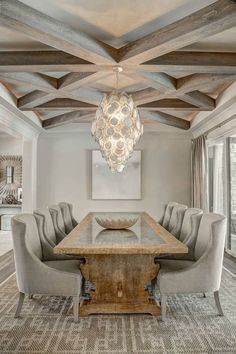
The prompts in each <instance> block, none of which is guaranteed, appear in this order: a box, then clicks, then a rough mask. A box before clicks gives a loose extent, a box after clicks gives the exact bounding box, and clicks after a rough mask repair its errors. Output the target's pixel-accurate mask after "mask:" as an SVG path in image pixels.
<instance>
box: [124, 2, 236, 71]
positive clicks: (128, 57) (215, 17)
mask: <svg viewBox="0 0 236 354" xmlns="http://www.w3.org/2000/svg"><path fill="white" fill-rule="evenodd" d="M234 26H236V2H235V1H234V0H218V1H216V2H214V3H213V4H211V5H209V6H206V7H204V8H203V9H201V10H199V11H196V12H194V13H192V14H190V15H188V16H186V17H184V18H183V19H181V20H179V21H176V22H174V23H171V24H170V25H167V26H165V27H164V28H161V29H159V30H157V31H155V32H153V33H151V34H149V35H147V36H145V37H143V38H141V39H138V40H136V41H134V42H131V43H129V44H127V45H125V46H124V47H122V48H121V49H119V51H118V59H119V62H120V63H123V64H124V63H129V64H135V65H137V64H140V63H144V62H146V61H148V60H151V59H154V58H156V57H160V56H161V55H164V54H167V53H170V52H172V51H174V50H177V49H180V48H183V47H185V46H187V45H190V44H192V43H196V42H198V41H200V40H201V39H203V38H206V37H210V36H212V35H214V34H217V33H219V32H222V31H224V30H227V29H229V28H232V27H234Z"/></svg>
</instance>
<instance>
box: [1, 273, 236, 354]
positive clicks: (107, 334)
mask: <svg viewBox="0 0 236 354" xmlns="http://www.w3.org/2000/svg"><path fill="white" fill-rule="evenodd" d="M17 299H18V291H17V287H16V280H15V275H14V274H13V275H12V276H11V277H10V278H9V279H8V280H6V281H5V283H3V284H2V285H1V286H0V353H1V354H5V353H7V354H10V353H17V354H28V353H32V354H34V353H35V354H36V353H37V354H43V353H48V354H53V353H57V354H83V353H87V354H95V353H100V354H141V353H142V354H164V353H167V354H178V353H186V354H187V353H188V354H197V353H199V354H200V353H201V354H206V353H212V354H213V353H220V354H226V353H236V277H235V276H234V275H233V274H231V273H229V272H227V271H225V270H224V271H223V279H222V288H221V302H222V307H223V310H224V313H225V316H224V317H220V316H217V315H216V308H215V304H214V299H213V295H212V294H208V295H207V297H206V298H203V296H202V294H196V295H188V296H183V295H181V296H171V297H169V300H168V317H167V320H166V322H164V323H163V322H161V321H160V319H158V318H155V317H152V316H148V315H126V316H124V315H122V316H117V315H116V316H112V315H101V316H98V315H96V316H90V317H86V318H81V319H80V322H79V323H77V324H76V323H74V322H73V316H72V314H71V313H68V309H69V308H70V305H71V299H70V298H66V297H41V296H37V297H35V299H33V300H30V299H28V298H27V299H26V300H25V302H24V305H23V310H22V317H21V318H20V319H14V312H15V307H16V304H17Z"/></svg>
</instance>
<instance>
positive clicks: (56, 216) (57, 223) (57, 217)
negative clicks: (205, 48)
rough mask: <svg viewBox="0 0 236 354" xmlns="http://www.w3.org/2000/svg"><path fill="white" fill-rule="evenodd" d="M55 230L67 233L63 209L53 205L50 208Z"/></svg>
mask: <svg viewBox="0 0 236 354" xmlns="http://www.w3.org/2000/svg"><path fill="white" fill-rule="evenodd" d="M48 209H49V211H50V214H51V217H52V221H53V224H54V228H56V227H58V228H59V229H60V230H61V231H62V232H64V233H65V223H64V219H63V216H62V212H61V208H60V206H59V205H57V204H55V205H51V206H50V207H49V208H48Z"/></svg>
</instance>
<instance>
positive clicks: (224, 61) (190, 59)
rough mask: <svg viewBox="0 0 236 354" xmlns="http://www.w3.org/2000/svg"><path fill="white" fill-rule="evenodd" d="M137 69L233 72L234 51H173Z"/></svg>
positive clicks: (234, 68) (235, 58)
mask: <svg viewBox="0 0 236 354" xmlns="http://www.w3.org/2000/svg"><path fill="white" fill-rule="evenodd" d="M138 70H141V71H150V72H168V71H169V72H172V73H174V72H177V73H188V72H190V73H212V74H215V73H220V74H235V73H236V53H215V52H186V51H174V52H171V53H168V54H165V55H163V56H160V57H157V58H154V59H152V60H149V61H147V62H145V63H143V64H141V65H139V66H138Z"/></svg>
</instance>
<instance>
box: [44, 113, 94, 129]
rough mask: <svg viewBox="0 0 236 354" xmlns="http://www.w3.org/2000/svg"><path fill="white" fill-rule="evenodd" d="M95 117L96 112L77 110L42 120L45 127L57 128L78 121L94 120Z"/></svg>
mask: <svg viewBox="0 0 236 354" xmlns="http://www.w3.org/2000/svg"><path fill="white" fill-rule="evenodd" d="M92 119H94V113H91V112H89V111H76V112H69V113H64V114H60V115H58V116H56V117H53V118H49V119H46V120H44V121H43V122H42V126H43V128H45V129H50V128H55V127H58V126H60V125H65V124H69V123H74V122H78V121H83V122H85V121H86V122H87V121H89V122H90V121H92Z"/></svg>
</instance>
